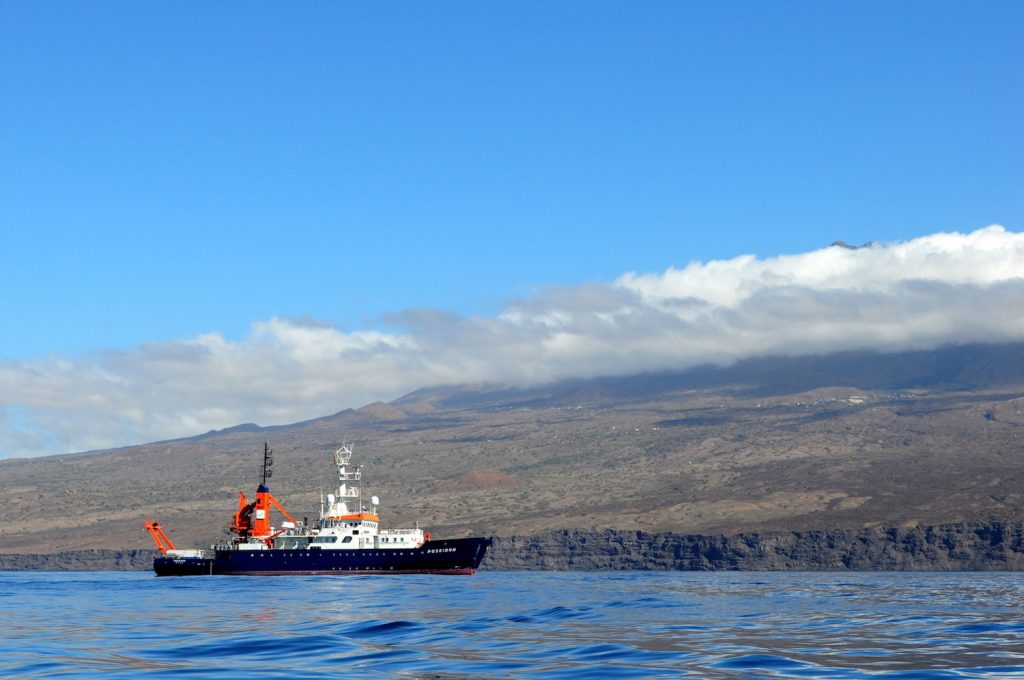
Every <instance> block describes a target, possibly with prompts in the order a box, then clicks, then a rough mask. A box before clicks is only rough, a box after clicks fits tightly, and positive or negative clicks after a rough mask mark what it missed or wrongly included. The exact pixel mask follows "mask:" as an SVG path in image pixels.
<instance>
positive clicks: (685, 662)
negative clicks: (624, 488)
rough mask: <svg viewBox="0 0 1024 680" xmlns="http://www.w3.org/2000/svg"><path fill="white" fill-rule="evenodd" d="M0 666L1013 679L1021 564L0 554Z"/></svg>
mask: <svg viewBox="0 0 1024 680" xmlns="http://www.w3.org/2000/svg"><path fill="white" fill-rule="evenodd" d="M0 627H2V632H0V652H2V653H0V676H3V677H12V676H14V677H17V676H22V677H74V678H80V677H90V676H99V675H103V676H110V675H114V676H118V675H119V676H122V677H139V676H150V675H167V676H172V677H178V676H183V675H189V676H192V677H231V678H235V677H245V676H249V677H254V676H258V677H289V678H292V677H327V676H341V675H347V676H351V677H394V676H408V677H445V678H461V677H466V678H468V677H479V676H487V677H520V676H542V677H572V678H578V677H603V676H612V675H614V676H617V677H679V676H693V677H701V678H732V677H742V678H759V677H765V678H772V677H780V678H797V677H799V678H808V677H823V678H864V677H886V678H890V677H893V678H944V677H949V678H1011V677H1020V678H1024V574H973V573H972V574H849V573H844V574H818V573H763V572H743V573H678V572H674V573H665V572H653V573H652V572H613V573H552V572H546V573H502V572H481V573H479V574H477V575H476V576H473V577H443V576H343V577H331V576H308V577H295V576H281V577H240V576H235V577H232V576H202V577H190V578H155V577H153V576H152V575H150V574H148V573H122V572H89V573H14V572H0Z"/></svg>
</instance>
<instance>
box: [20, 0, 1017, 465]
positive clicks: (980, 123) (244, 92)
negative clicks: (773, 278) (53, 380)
mask: <svg viewBox="0 0 1024 680" xmlns="http://www.w3.org/2000/svg"><path fill="white" fill-rule="evenodd" d="M1022 35H1024V3H1019V2H980V3H967V2H952V3H950V2H934V1H929V2H899V3H893V2H845V3H840V2H740V3H719V2H664V3H663V2H645V3H626V2H608V3H605V2H586V3H583V2H506V3H497V2H438V3H412V2H392V3H355V2H346V3H342V2H323V3H319V2H310V3H301V4H283V3H275V4H272V3H249V2H245V3H242V2H237V3H232V2H223V3H198V2H178V3H136V2H88V3H87V2H60V3H53V2H9V1H7V0H0V257H2V267H0V323H2V328H3V332H2V333H0V367H3V366H6V367H7V368H8V369H12V370H13V368H16V367H24V366H25V365H27V364H26V362H50V364H47V365H49V366H52V365H57V364H53V362H57V363H58V364H59V362H72V363H73V364H74V366H76V367H78V368H79V369H80V368H81V367H82V365H83V364H82V363H81V362H83V361H98V360H96V359H95V357H97V356H100V355H104V353H106V352H109V351H114V352H115V353H116V352H129V353H130V352H135V351H137V350H138V349H139V348H145V347H151V346H159V345H160V344H161V343H167V342H177V341H186V340H190V339H195V338H198V337H205V336H207V335H211V334H212V335H216V336H217V337H219V338H221V339H223V340H224V341H225V342H228V343H237V342H245V341H246V339H247V338H250V337H251V336H252V335H253V334H254V333H255V331H254V329H255V328H263V326H260V324H262V323H266V322H271V321H272V320H275V319H277V320H280V319H291V320H300V321H301V324H300V325H303V326H306V327H313V326H316V325H320V326H326V327H330V328H332V329H335V330H336V331H338V332H340V333H343V334H345V333H352V332H354V331H366V332H371V331H372V332H381V333H391V332H397V333H399V334H400V335H401V334H403V333H406V331H407V330H408V324H410V323H411V321H410V319H413V318H417V319H421V318H422V315H423V314H424V313H426V312H424V311H421V312H417V313H416V314H410V313H408V312H407V310H417V309H418V310H440V311H442V312H445V313H448V314H450V315H453V318H456V319H461V320H466V319H473V318H482V319H497V318H498V317H499V316H501V315H502V314H505V313H506V312H507V310H508V309H509V305H510V304H515V303H513V302H510V301H515V300H527V301H529V300H532V299H534V296H536V295H542V294H543V291H550V290H552V288H551V286H561V287H566V288H568V289H571V290H573V291H578V290H582V289H583V288H585V287H586V286H587V285H590V284H599V285H600V284H608V283H610V282H613V281H617V280H618V279H619V277H621V276H623V275H624V274H626V273H628V272H637V273H638V274H639V275H645V274H656V273H661V272H665V271H666V270H667V269H668V268H670V267H675V268H677V269H681V268H684V267H686V266H687V265H688V264H689V263H691V262H697V263H707V262H710V261H712V260H719V259H730V258H735V257H737V256H740V255H743V254H753V255H756V256H758V257H759V258H774V257H776V256H779V255H785V254H798V253H807V252H810V251H814V250H815V249H818V248H822V247H823V246H826V245H828V244H829V243H831V242H832V241H834V240H837V239H842V240H845V241H847V242H849V243H855V244H860V243H864V242H868V241H874V242H880V243H895V242H903V241H910V240H913V239H916V238H920V237H924V236H927V235H929V234H935V233H939V232H963V233H969V232H973V231H975V230H978V229H980V228H983V227H986V226H988V225H991V224H1001V225H1003V226H1005V227H1006V229H1007V230H1009V231H1010V232H1011V233H1013V232H1016V231H1019V230H1021V229H1024V162H1022V161H1024V133H1022V129H1024V125H1022V121H1024V77H1022V75H1021V74H1022V73H1024V49H1022V41H1021V36H1022ZM430 313H436V311H432V312H430ZM417 315H418V316H417ZM346 337H347V336H346ZM413 337H418V336H415V334H413ZM89 357H92V359H89ZM40 365H41V364H38V363H33V364H32V366H34V367H35V368H33V370H36V371H37V372H38V370H37V369H38V368H39V366H40ZM104 366H106V368H107V369H109V365H107V364H104ZM491 377H493V376H491ZM120 379H129V378H125V377H124V376H123V375H122V376H121V378H120ZM130 379H131V380H141V378H139V377H138V376H136V375H134V374H132V375H130ZM405 386H406V385H402V386H397V385H396V386H395V387H394V389H396V390H398V389H404V387H405ZM26 389H27V388H26ZM69 389H74V386H73V385H72V386H69ZM30 391H31V390H30ZM5 392H6V393H5ZM394 396H397V395H394ZM28 401H29V400H28V397H25V396H24V395H23V394H22V393H20V392H18V391H17V390H16V389H15V388H13V387H11V386H10V384H9V385H8V386H7V387H6V388H5V386H4V385H3V384H0V407H3V408H4V409H6V413H7V416H6V418H7V423H8V426H9V427H14V428H15V429H17V428H19V427H20V428H22V429H25V428H28V429H31V428H32V427H33V426H30V425H18V424H17V423H25V422H28V421H30V420H32V413H33V412H34V410H38V409H39V408H41V407H39V406H28V405H26V404H28ZM344 405H350V404H339V406H344ZM310 408H313V407H312V406H311V407H310ZM261 413H263V412H261ZM11 414H15V415H11ZM236 415H239V414H238V413H237V412H235V411H232V412H231V413H230V414H226V415H224V416H223V418H224V419H230V418H233V417H235V416H236ZM317 415H322V413H317V412H312V413H309V414H308V416H309V417H314V416H317ZM15 416H16V417H15ZM280 417H281V418H284V417H290V415H289V416H285V415H283V414H282V415H281V416H280ZM266 418H268V419H270V420H273V419H274V418H273V417H272V416H266ZM213 420H216V419H213ZM15 421H17V422H15ZM190 422H191V421H190ZM195 422H196V427H204V426H205V424H206V423H208V422H212V421H211V419H209V418H208V419H198V420H196V421H195ZM218 422H219V421H218ZM11 423H15V425H13V426H12V425H11ZM223 424H224V425H230V424H234V423H232V422H224V423H223ZM264 424H269V423H266V422H265V423H264ZM0 429H2V428H0ZM43 429H46V428H43ZM51 429H52V428H51ZM50 434H52V432H50ZM132 436H134V435H125V437H122V438H121V439H118V440H117V441H118V442H121V441H122V440H125V441H128V440H131V438H132ZM139 436H148V435H139ZM51 439H52V440H53V441H64V440H63V439H61V437H59V436H56V435H53V437H51ZM97 441H98V440H97ZM2 446H4V441H3V438H2V437H0V447H2ZM8 446H10V447H12V448H10V450H15V448H17V447H15V446H14V445H13V444H9V445H8ZM60 446H61V447H65V448H66V446H71V445H65V444H61V445H60ZM18 450H21V449H18ZM25 450H26V451H27V450H28V449H25ZM0 455H2V452H0Z"/></svg>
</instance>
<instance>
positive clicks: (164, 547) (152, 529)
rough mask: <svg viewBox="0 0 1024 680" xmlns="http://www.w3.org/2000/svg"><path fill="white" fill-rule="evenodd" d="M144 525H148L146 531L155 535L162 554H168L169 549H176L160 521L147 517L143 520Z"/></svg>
mask: <svg viewBox="0 0 1024 680" xmlns="http://www.w3.org/2000/svg"><path fill="white" fill-rule="evenodd" d="M142 526H144V527H146V531H148V532H149V535H150V536H152V537H153V542H154V543H156V549H157V550H159V551H160V554H161V555H166V554H167V551H168V550H174V544H173V543H171V539H170V538H168V537H167V534H165V533H164V530H163V529H161V528H160V522H157V521H154V520H149V519H147V520H144V521H143V522H142Z"/></svg>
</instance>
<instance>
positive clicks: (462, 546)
mask: <svg viewBox="0 0 1024 680" xmlns="http://www.w3.org/2000/svg"><path fill="white" fill-rule="evenodd" d="M490 544H491V539H489V538H455V539H450V540H432V541H428V542H427V543H424V544H423V545H422V546H421V547H419V548H404V549H403V548H386V549H375V550H316V549H314V550H306V549H302V550H291V549H274V550H217V551H215V553H214V556H213V557H205V558H203V557H185V558H182V557H167V556H160V557H157V558H156V559H155V560H153V570H154V571H155V572H156V575H157V576H200V575H206V574H221V575H233V576H262V575H267V576H270V575H279V574H464V575H469V574H473V573H475V572H476V570H477V567H479V566H480V561H481V560H483V558H484V554H485V553H486V551H487V547H488V546H489V545H490Z"/></svg>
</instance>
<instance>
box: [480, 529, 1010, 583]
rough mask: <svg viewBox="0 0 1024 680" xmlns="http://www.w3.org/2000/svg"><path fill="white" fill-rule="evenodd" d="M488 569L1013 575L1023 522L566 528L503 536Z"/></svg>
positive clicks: (497, 543) (492, 550) (489, 558)
mask: <svg viewBox="0 0 1024 680" xmlns="http://www.w3.org/2000/svg"><path fill="white" fill-rule="evenodd" d="M483 568H486V569H494V570H503V569H510V570H518V569H556V570H563V569H572V570H609V569H610V570H616V569H657V570H688V571H692V570H863V571H893V570H903V571H958V570H966V571H970V570H985V571H1008V570H1019V569H1024V523H1022V522H1012V523H1005V522H993V523H987V524H948V525H940V526H917V527H912V528H872V529H860V530H841V529H837V530H829V531H807V532H771V533H757V534H755V533H748V534H737V535H733V536H725V535H709V536H702V535H686V534H672V533H647V532H643V531H612V530H608V531H602V532H592V531H576V530H565V531H553V532H549V533H545V534H540V535H535V536H509V537H498V538H496V539H495V544H494V546H493V548H492V549H491V550H490V552H489V553H488V555H487V557H486V559H485V561H484V564H483Z"/></svg>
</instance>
